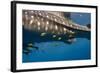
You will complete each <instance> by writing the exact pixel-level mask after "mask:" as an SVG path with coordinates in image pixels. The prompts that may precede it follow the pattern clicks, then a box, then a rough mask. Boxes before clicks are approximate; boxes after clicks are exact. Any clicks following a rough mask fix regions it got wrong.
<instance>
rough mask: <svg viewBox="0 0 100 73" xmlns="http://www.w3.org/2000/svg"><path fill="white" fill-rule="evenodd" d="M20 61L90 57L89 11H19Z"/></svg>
mask: <svg viewBox="0 0 100 73" xmlns="http://www.w3.org/2000/svg"><path fill="white" fill-rule="evenodd" d="M22 23H23V24H22V28H23V29H22V31H23V32H22V35H23V36H22V43H23V45H22V47H23V48H22V63H31V62H52V61H74V60H88V59H91V14H90V13H82V12H81V13H80V12H59V11H39V10H22Z"/></svg>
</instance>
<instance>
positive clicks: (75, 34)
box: [22, 10, 91, 44]
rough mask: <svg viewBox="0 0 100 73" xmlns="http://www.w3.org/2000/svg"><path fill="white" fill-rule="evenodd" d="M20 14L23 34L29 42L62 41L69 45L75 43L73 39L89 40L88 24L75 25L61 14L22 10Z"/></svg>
mask: <svg viewBox="0 0 100 73" xmlns="http://www.w3.org/2000/svg"><path fill="white" fill-rule="evenodd" d="M22 14H23V16H22V23H23V30H24V31H25V32H24V31H23V34H24V33H25V34H26V35H27V36H30V38H29V39H31V40H30V41H32V40H33V41H34V42H37V43H39V42H47V41H62V42H64V43H69V44H71V43H73V42H75V41H76V39H75V38H79V37H81V38H87V39H90V34H91V29H90V24H88V25H87V26H83V25H79V24H76V23H75V22H73V21H72V20H71V19H69V18H67V17H65V16H64V13H63V12H55V11H39V10H23V12H22ZM34 37H35V38H37V39H35V38H34Z"/></svg>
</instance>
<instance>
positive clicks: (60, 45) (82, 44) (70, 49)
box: [22, 12, 91, 63]
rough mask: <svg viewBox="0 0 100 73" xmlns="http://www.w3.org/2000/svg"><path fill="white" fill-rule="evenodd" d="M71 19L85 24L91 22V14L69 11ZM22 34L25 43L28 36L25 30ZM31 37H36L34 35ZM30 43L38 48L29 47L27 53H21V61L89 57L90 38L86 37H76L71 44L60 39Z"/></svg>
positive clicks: (81, 58) (71, 59)
mask: <svg viewBox="0 0 100 73" xmlns="http://www.w3.org/2000/svg"><path fill="white" fill-rule="evenodd" d="M71 19H72V21H74V22H75V23H78V24H80V25H87V24H90V23H91V14H90V13H75V12H73V13H71ZM23 31H24V30H23ZM23 35H24V36H23V37H24V39H23V43H26V42H27V41H28V39H29V38H30V37H29V36H28V35H27V34H25V31H24V34H23ZM33 37H34V38H35V39H38V38H37V37H35V36H33ZM29 41H30V40H29ZM32 43H33V44H34V45H35V46H38V48H39V49H38V50H37V49H33V48H30V49H31V52H30V53H29V54H25V53H23V54H22V61H23V63H27V62H48V61H65V60H66V61H68V60H70V61H73V60H87V59H91V40H88V39H86V38H76V41H75V42H73V43H72V44H67V43H64V42H62V41H52V42H39V43H38V42H32ZM24 48H25V47H23V49H24Z"/></svg>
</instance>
